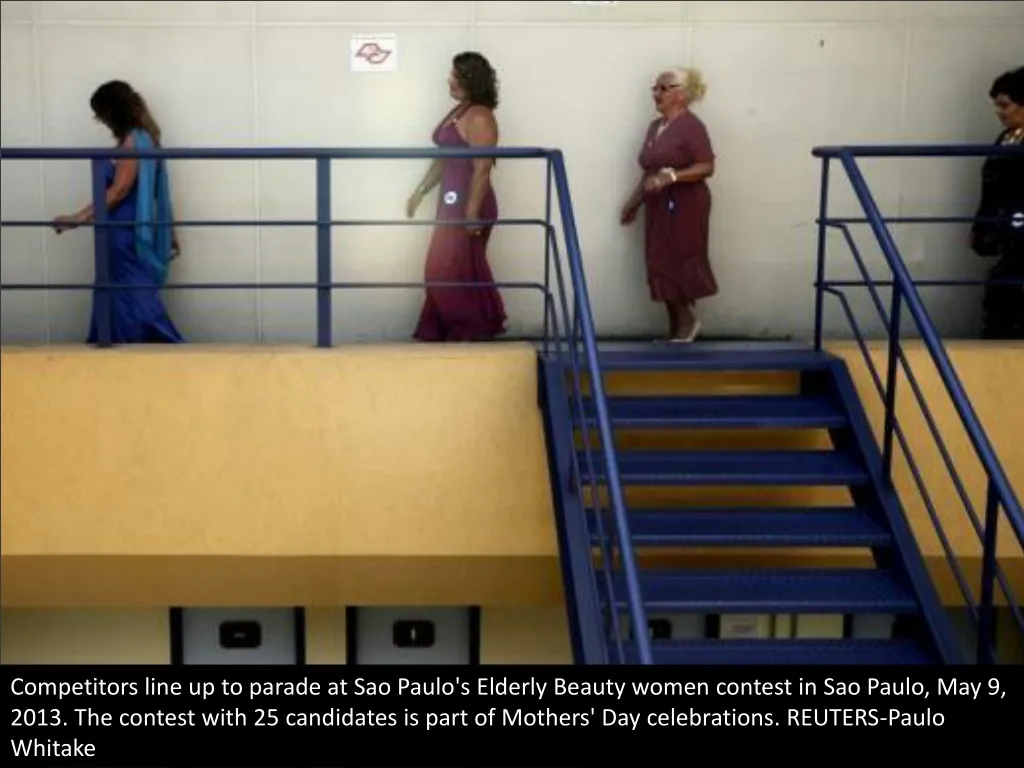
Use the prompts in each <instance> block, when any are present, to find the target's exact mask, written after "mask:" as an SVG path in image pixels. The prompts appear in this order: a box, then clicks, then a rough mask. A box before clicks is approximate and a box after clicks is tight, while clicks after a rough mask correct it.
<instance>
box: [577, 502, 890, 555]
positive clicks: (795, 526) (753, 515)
mask: <svg viewBox="0 0 1024 768" xmlns="http://www.w3.org/2000/svg"><path fill="white" fill-rule="evenodd" d="M604 515H605V516H604V526H605V530H606V531H607V529H608V526H610V525H611V517H610V515H609V514H608V512H607V511H605V513H604ZM587 517H588V522H589V524H590V531H591V537H592V539H593V541H594V544H595V546H596V545H598V544H600V539H599V536H598V529H597V525H596V519H595V511H594V510H593V509H588V510H587ZM629 528H630V533H631V534H632V539H633V544H634V546H638V547H697V546H712V547H728V546H736V547H884V546H888V545H890V544H891V543H892V539H891V536H890V535H889V533H888V532H887V531H886V530H885V529H884V528H882V527H881V526H879V525H878V524H877V523H875V522H874V521H873V520H872V519H871V517H870V516H869V515H868V512H867V510H866V509H862V508H859V507H808V508H803V509H801V508H773V507H762V508H756V507H755V508H749V509H730V508H721V509H719V508H713V507H712V508H700V509H634V510H631V511H630V513H629Z"/></svg>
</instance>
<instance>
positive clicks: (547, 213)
mask: <svg viewBox="0 0 1024 768" xmlns="http://www.w3.org/2000/svg"><path fill="white" fill-rule="evenodd" d="M544 167H545V169H546V172H545V174H544V179H545V182H546V189H545V191H544V295H545V297H546V296H547V295H548V293H549V292H550V290H551V158H550V157H548V158H546V159H545V161H544ZM544 306H545V311H544V354H545V355H546V354H547V353H548V334H549V321H548V313H547V302H546V301H545V304H544Z"/></svg>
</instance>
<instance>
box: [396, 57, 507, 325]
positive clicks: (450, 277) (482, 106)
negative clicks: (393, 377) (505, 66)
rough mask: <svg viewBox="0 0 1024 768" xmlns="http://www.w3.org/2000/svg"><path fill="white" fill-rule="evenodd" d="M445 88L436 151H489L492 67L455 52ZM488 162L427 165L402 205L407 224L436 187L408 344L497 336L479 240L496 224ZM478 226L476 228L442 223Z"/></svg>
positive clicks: (498, 321)
mask: <svg viewBox="0 0 1024 768" xmlns="http://www.w3.org/2000/svg"><path fill="white" fill-rule="evenodd" d="M448 89H449V92H450V93H451V95H452V98H454V99H455V100H456V101H457V102H458V103H457V104H456V106H455V108H454V109H452V111H451V112H449V113H448V114H447V115H446V116H445V118H444V119H443V120H442V121H441V122H440V124H438V126H437V128H436V129H435V130H434V137H433V138H434V143H435V144H436V145H437V146H439V147H462V148H465V147H493V146H496V145H497V143H498V125H497V122H496V120H495V118H494V109H495V108H496V107H497V106H498V85H497V78H496V76H495V72H494V68H493V67H492V66H491V65H490V63H489V62H488V61H487V59H486V58H484V57H483V56H481V55H480V54H479V53H473V52H466V53H460V54H458V55H457V56H456V57H455V58H454V59H453V61H452V71H451V74H450V75H449V77H448ZM493 167H494V161H493V160H492V159H490V158H475V159H462V158H444V159H438V160H435V161H434V162H433V163H432V164H431V166H430V168H429V169H428V170H427V173H426V175H425V176H424V177H423V180H422V181H421V182H420V183H419V185H418V186H417V187H416V189H415V191H414V192H413V193H412V196H411V197H410V198H409V201H408V203H407V204H406V213H407V215H408V216H409V217H410V218H412V217H413V216H415V215H416V210H417V209H418V208H419V206H420V203H422V202H423V198H424V196H426V194H427V193H428V192H430V191H431V190H432V189H433V188H434V187H439V190H438V200H437V214H436V216H435V218H436V219H437V220H438V222H440V223H438V224H437V225H436V226H435V228H434V232H433V236H432V238H431V241H430V248H429V250H428V251H427V259H426V267H425V270H424V272H425V281H426V282H427V283H446V284H465V285H466V287H462V286H461V285H454V286H451V285H443V286H440V285H433V286H431V285H428V287H427V291H426V293H427V295H426V299H425V301H424V303H423V309H422V311H421V312H420V318H419V322H418V323H417V326H416V331H415V333H414V338H416V339H417V340H419V341H425V342H432V341H433V342H437V341H485V340H488V339H492V338H494V337H496V336H499V335H500V334H502V333H503V332H504V331H505V322H506V316H505V306H504V303H503V302H502V298H501V294H500V292H499V291H498V289H497V288H496V287H494V286H487V287H482V285H481V284H488V283H493V282H494V275H493V274H492V273H491V268H490V266H489V265H488V263H487V242H488V240H489V239H490V235H491V229H492V227H493V224H492V223H490V222H493V221H495V220H496V219H497V218H498V201H497V198H496V197H495V195H494V189H493V188H492V187H491V171H492V169H493ZM450 221H463V222H466V221H478V222H481V223H480V224H470V225H468V226H467V225H465V224H446V223H444V222H450Z"/></svg>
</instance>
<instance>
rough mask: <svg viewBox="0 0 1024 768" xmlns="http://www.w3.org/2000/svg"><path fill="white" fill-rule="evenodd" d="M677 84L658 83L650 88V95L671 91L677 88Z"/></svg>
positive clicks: (678, 85)
mask: <svg viewBox="0 0 1024 768" xmlns="http://www.w3.org/2000/svg"><path fill="white" fill-rule="evenodd" d="M679 87H680V84H679V83H672V84H671V85H663V84H661V83H658V84H656V85H652V86H651V93H664V92H665V91H671V90H672V89H674V88H679Z"/></svg>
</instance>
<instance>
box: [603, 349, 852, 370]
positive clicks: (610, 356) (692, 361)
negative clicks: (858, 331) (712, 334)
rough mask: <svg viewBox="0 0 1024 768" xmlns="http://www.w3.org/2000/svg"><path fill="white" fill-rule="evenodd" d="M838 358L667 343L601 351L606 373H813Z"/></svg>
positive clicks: (802, 352)
mask: <svg viewBox="0 0 1024 768" xmlns="http://www.w3.org/2000/svg"><path fill="white" fill-rule="evenodd" d="M833 360H835V358H834V357H833V356H832V355H830V354H829V353H827V352H815V351H814V350H813V349H798V348H790V347H780V348H779V349H777V350H776V349H766V348H757V347H756V346H754V347H750V346H746V345H739V346H737V345H730V344H721V345H716V344H693V345H682V344H664V345H653V344H652V345H650V346H640V347H636V348H633V349H623V350H615V351H611V350H606V349H601V350H599V351H598V362H599V363H600V366H601V369H602V370H605V371H813V370H824V369H825V368H826V367H827V366H828V364H829V363H830V362H831V361H833Z"/></svg>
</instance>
